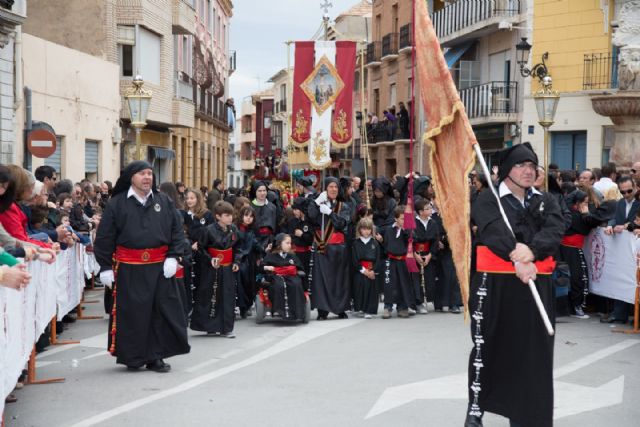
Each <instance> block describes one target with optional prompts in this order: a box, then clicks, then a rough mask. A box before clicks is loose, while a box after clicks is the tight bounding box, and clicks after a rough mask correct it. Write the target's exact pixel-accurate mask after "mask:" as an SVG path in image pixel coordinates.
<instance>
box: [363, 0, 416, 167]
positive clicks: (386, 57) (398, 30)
mask: <svg viewBox="0 0 640 427" xmlns="http://www.w3.org/2000/svg"><path fill="white" fill-rule="evenodd" d="M411 20H412V2H403V1H398V0H374V2H373V11H372V24H371V29H372V35H371V38H370V39H369V40H371V41H370V42H369V44H368V45H367V52H366V58H365V63H366V67H367V74H368V87H367V93H368V97H367V110H366V113H371V114H372V115H373V116H375V117H377V118H378V120H379V123H378V124H377V125H375V124H374V125H369V126H367V128H368V142H369V156H370V158H371V168H370V170H369V171H368V174H369V175H371V176H381V175H384V176H388V177H390V176H393V175H395V174H402V175H404V174H406V173H407V172H408V171H409V165H410V159H411V158H413V160H414V165H413V166H414V167H413V169H414V170H419V171H421V172H427V171H428V162H427V154H428V149H427V147H426V146H424V144H421V143H419V142H418V141H419V138H414V144H413V148H414V151H413V153H411V152H410V139H409V138H408V137H407V135H406V134H405V135H403V134H402V132H401V131H400V130H399V129H394V130H391V129H390V126H388V123H386V122H384V117H385V114H384V113H385V111H387V112H391V110H392V108H395V112H396V114H397V113H398V112H399V104H400V102H402V103H403V104H404V105H405V106H406V108H407V109H410V106H411V100H412V99H411V87H412V83H413V84H414V93H415V94H416V99H419V96H418V94H419V93H420V92H419V91H420V88H419V86H418V84H417V83H418V82H417V80H416V81H415V82H412V73H411V69H412V66H413V64H412V59H411V52H412V46H413V40H412V32H411ZM416 107H417V108H416V114H415V117H416V120H415V122H414V123H415V125H416V126H419V125H420V123H421V120H419V117H420V116H421V105H420V103H419V102H418V103H416ZM363 120H366V114H365V115H364V116H363ZM415 134H416V135H420V132H419V130H418V128H416V133H415Z"/></svg>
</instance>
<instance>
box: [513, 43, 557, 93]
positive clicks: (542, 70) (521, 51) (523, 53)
mask: <svg viewBox="0 0 640 427" xmlns="http://www.w3.org/2000/svg"><path fill="white" fill-rule="evenodd" d="M531 47H532V46H531V45H530V44H529V43H528V42H527V38H526V37H522V39H521V40H520V43H518V44H517V45H516V52H517V54H518V58H517V60H518V65H520V74H521V75H522V77H529V76H535V77H537V78H538V80H540V82H542V79H544V78H545V77H546V76H548V75H549V70H548V69H547V64H545V62H544V61H545V60H547V59H549V52H545V53H543V54H542V62H540V63H538V64H535V65H534V66H533V67H531V69H528V68H527V67H526V66H527V63H528V62H529V54H530V53H531Z"/></svg>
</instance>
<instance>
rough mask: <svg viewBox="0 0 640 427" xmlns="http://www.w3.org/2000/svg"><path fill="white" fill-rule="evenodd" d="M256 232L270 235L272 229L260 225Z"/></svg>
mask: <svg viewBox="0 0 640 427" xmlns="http://www.w3.org/2000/svg"><path fill="white" fill-rule="evenodd" d="M258 234H260V235H262V236H270V235H272V234H273V230H271V228H269V227H260V228H258Z"/></svg>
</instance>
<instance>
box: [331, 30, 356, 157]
mask: <svg viewBox="0 0 640 427" xmlns="http://www.w3.org/2000/svg"><path fill="white" fill-rule="evenodd" d="M336 69H337V70H338V74H339V75H340V78H341V79H342V81H343V83H344V90H342V92H340V94H339V95H338V97H337V98H336V105H335V107H334V110H333V125H332V127H331V142H332V143H333V146H334V147H335V148H338V149H344V148H347V147H349V146H350V145H351V142H352V141H353V83H354V79H355V70H356V43H355V42H351V41H338V42H336Z"/></svg>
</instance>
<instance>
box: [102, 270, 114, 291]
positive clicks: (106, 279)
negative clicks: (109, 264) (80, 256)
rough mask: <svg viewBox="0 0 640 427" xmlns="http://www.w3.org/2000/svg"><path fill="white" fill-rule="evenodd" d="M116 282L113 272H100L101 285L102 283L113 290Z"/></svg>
mask: <svg viewBox="0 0 640 427" xmlns="http://www.w3.org/2000/svg"><path fill="white" fill-rule="evenodd" d="M114 281H115V279H114V277H113V270H105V271H101V272H100V283H102V284H103V285H104V286H106V287H107V288H109V289H111V287H112V286H113V282H114Z"/></svg>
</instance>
